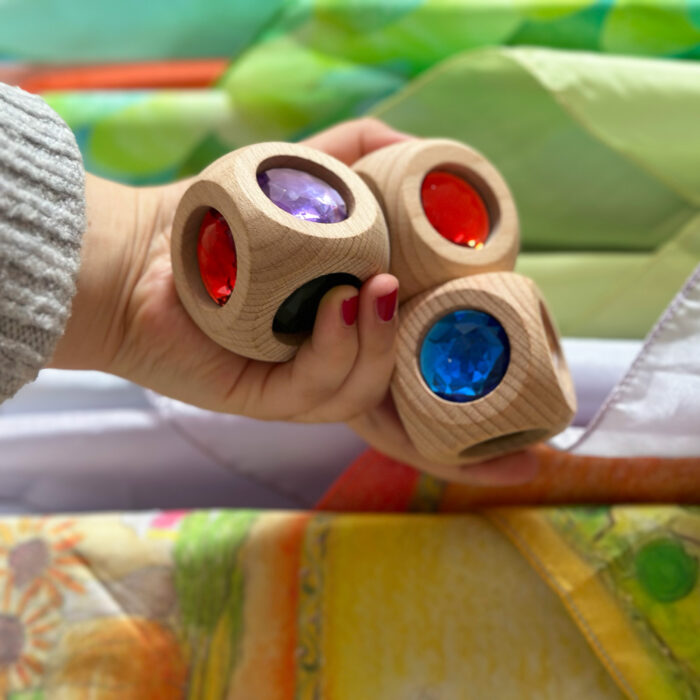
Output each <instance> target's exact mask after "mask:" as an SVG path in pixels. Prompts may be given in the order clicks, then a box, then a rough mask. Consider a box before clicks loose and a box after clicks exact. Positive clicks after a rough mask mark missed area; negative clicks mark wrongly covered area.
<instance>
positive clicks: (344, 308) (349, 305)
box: [340, 294, 360, 326]
mask: <svg viewBox="0 0 700 700" xmlns="http://www.w3.org/2000/svg"><path fill="white" fill-rule="evenodd" d="M359 306H360V297H359V295H358V294H355V296H354V297H350V298H349V299H345V300H344V301H343V303H342V304H341V306H340V312H341V314H342V315H343V323H344V324H345V325H346V326H352V324H353V323H355V321H356V320H357V310H358V309H359Z"/></svg>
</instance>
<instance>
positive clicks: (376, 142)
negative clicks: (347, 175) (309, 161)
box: [303, 117, 413, 165]
mask: <svg viewBox="0 0 700 700" xmlns="http://www.w3.org/2000/svg"><path fill="white" fill-rule="evenodd" d="M411 138H413V137H412V136H411V135H410V134H404V133H403V132H401V131H396V130H395V129H392V128H391V127H390V126H388V125H387V124H385V123H384V122H382V121H379V119H374V118H372V117H365V118H363V119H355V120H353V121H349V122H343V123H342V124H338V125H337V126H333V127H331V128H330V129H326V130H325V131H322V132H320V133H318V134H316V135H315V136H312V137H311V138H309V139H307V140H306V141H304V142H303V143H304V145H306V146H311V147H312V148H316V149H318V150H319V151H324V152H325V153H328V155H331V156H333V157H335V158H337V159H338V160H342V161H343V163H345V164H346V165H352V164H353V163H354V162H355V161H356V160H359V159H360V158H362V156H365V155H367V154H368V153H371V152H372V151H376V150H377V149H378V148H383V147H384V146H390V145H391V144H392V143H398V142H399V141H406V140H408V139H411Z"/></svg>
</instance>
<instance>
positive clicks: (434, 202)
mask: <svg viewBox="0 0 700 700" xmlns="http://www.w3.org/2000/svg"><path fill="white" fill-rule="evenodd" d="M420 195H421V202H422V203H423V211H424V212H425V215H426V216H427V217H428V221H430V224H431V225H432V227H433V228H434V229H435V230H436V231H437V232H438V233H439V234H440V235H441V236H443V237H444V238H447V240H449V241H452V242H453V243H456V244H457V245H462V246H467V247H469V248H475V249H479V248H483V247H484V243H486V240H487V238H488V237H489V233H490V231H491V222H490V220H489V212H488V210H487V209H486V205H485V204H484V200H483V199H482V198H481V197H480V196H479V194H478V192H477V191H476V190H475V189H474V188H473V187H472V186H471V185H470V184H469V183H468V182H467V181H466V180H463V179H462V178H461V177H457V176H456V175H453V174H452V173H447V172H443V171H440V170H434V171H433V172H431V173H428V174H427V175H426V176H425V179H424V180H423V184H422V185H421V193H420Z"/></svg>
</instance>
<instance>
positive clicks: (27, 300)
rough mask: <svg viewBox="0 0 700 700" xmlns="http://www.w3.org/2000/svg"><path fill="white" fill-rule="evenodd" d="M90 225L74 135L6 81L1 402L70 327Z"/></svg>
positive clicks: (0, 206)
mask: <svg viewBox="0 0 700 700" xmlns="http://www.w3.org/2000/svg"><path fill="white" fill-rule="evenodd" d="M84 228H85V175H84V171H83V164H82V160H81V156H80V151H79V150H78V147H77V145H76V142H75V138H74V136H73V134H72V132H71V131H70V129H69V128H68V127H67V126H66V124H65V123H64V122H63V121H62V120H61V118H60V117H59V116H58V115H57V114H56V113H55V112H54V111H53V110H51V109H50V108H49V107H48V105H47V104H46V103H45V102H44V101H43V100H42V99H41V98H39V97H36V96H34V95H30V94H28V93H26V92H24V91H22V90H19V89H18V88H12V87H8V86H7V85H3V84H0V402H1V401H4V400H5V399H7V398H9V397H10V396H12V395H13V394H14V393H15V392H16V391H17V390H18V389H19V388H20V387H21V386H23V385H24V384H26V383H27V382H30V381H32V380H33V379H35V378H36V375H37V374H38V372H39V370H40V369H41V368H42V367H43V366H44V365H45V364H46V363H47V362H48V361H49V359H50V358H51V355H52V353H53V351H54V349H55V347H56V343H57V342H58V339H59V337H60V336H61V334H62V333H63V330H64V329H65V325H66V322H67V320H68V316H69V314H70V307H71V301H72V299H73V296H74V294H75V281H76V277H77V274H78V268H79V264H80V244H81V239H82V234H83V230H84Z"/></svg>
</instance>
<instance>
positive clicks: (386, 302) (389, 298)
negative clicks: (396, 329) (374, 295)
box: [377, 289, 399, 322]
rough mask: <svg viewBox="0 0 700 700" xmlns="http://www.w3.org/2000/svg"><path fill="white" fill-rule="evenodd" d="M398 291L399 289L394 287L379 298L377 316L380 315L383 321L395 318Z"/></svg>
mask: <svg viewBox="0 0 700 700" xmlns="http://www.w3.org/2000/svg"><path fill="white" fill-rule="evenodd" d="M398 292H399V290H398V289H394V291H393V292H390V293H389V294H385V295H384V296H383V297H379V298H378V299H377V316H379V318H381V319H382V321H385V322H386V321H391V319H392V318H394V314H395V313H396V297H397V296H398Z"/></svg>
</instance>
